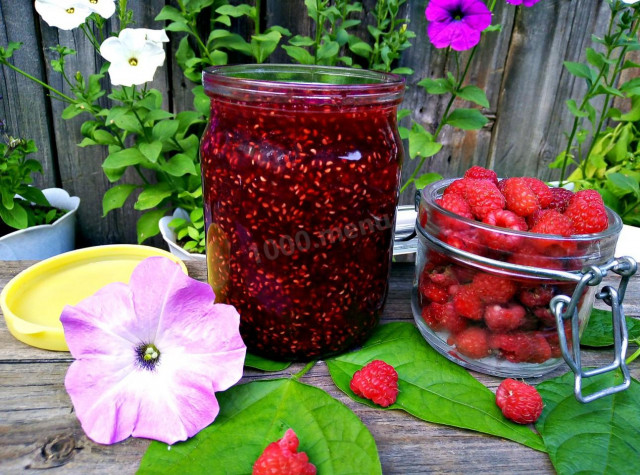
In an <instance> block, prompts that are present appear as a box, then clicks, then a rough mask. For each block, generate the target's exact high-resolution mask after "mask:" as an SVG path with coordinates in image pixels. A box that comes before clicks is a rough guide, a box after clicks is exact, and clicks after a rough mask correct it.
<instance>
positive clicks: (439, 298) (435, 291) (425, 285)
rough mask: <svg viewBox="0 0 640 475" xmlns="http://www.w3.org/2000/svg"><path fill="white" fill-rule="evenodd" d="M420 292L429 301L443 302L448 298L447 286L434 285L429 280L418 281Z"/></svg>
mask: <svg viewBox="0 0 640 475" xmlns="http://www.w3.org/2000/svg"><path fill="white" fill-rule="evenodd" d="M419 290H420V294H421V295H422V296H423V297H424V298H425V299H427V300H429V301H430V302H438V303H445V302H447V301H448V300H449V292H448V289H447V287H441V286H440V285H436V284H434V283H433V282H431V281H430V280H427V281H424V282H421V283H420V288H419Z"/></svg>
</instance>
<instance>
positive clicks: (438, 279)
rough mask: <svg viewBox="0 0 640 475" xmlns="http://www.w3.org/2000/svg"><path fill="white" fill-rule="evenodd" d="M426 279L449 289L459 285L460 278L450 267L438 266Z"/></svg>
mask: <svg viewBox="0 0 640 475" xmlns="http://www.w3.org/2000/svg"><path fill="white" fill-rule="evenodd" d="M426 277H427V278H428V279H429V280H430V281H431V282H433V283H434V284H436V285H440V286H442V287H449V286H451V285H454V284H457V283H458V278H457V277H456V274H455V272H454V271H453V270H452V269H451V266H450V265H447V266H436V267H434V268H433V269H430V270H429V272H428V273H427V275H426Z"/></svg>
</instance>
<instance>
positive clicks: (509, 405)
mask: <svg viewBox="0 0 640 475" xmlns="http://www.w3.org/2000/svg"><path fill="white" fill-rule="evenodd" d="M496 405H497V406H498V407H499V408H500V410H501V411H502V414H504V416H505V417H506V418H507V419H510V420H512V421H513V422H515V423H517V424H532V423H534V422H535V421H537V420H538V418H539V417H540V414H542V409H543V408H544V403H543V401H542V396H540V393H538V390H537V389H536V388H534V387H533V386H530V385H528V384H526V383H524V382H521V381H516V380H515V379H511V378H509V379H505V380H504V381H502V383H500V386H498V390H497V391H496Z"/></svg>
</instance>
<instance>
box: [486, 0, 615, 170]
mask: <svg viewBox="0 0 640 475" xmlns="http://www.w3.org/2000/svg"><path fill="white" fill-rule="evenodd" d="M608 10H609V8H608V6H607V5H606V2H604V1H602V0H598V1H596V2H594V1H590V0H587V1H585V0H580V1H575V2H540V3H539V4H536V5H535V6H534V7H532V8H528V9H520V10H519V12H518V15H517V20H516V25H515V28H514V30H513V33H512V35H511V43H510V46H509V54H508V61H507V63H506V65H505V73H504V74H505V76H504V80H503V85H502V91H501V93H500V98H499V103H498V110H497V112H496V124H495V126H494V132H493V137H492V142H491V150H490V155H489V160H488V164H489V165H491V166H492V168H494V169H495V170H496V171H497V172H498V174H499V175H501V176H514V175H529V176H538V177H539V178H542V179H549V178H551V177H554V176H555V174H552V172H551V171H550V170H549V169H548V168H547V165H548V163H550V162H551V161H553V160H554V159H555V157H556V155H557V154H558V153H559V152H560V151H561V150H562V149H563V147H564V146H565V145H566V139H565V138H564V136H563V133H564V132H565V131H567V130H569V128H570V124H571V121H572V116H571V115H570V114H569V112H568V110H567V108H566V106H565V101H566V100H567V99H569V98H572V97H574V98H575V97H580V96H581V95H582V93H583V91H584V88H585V86H584V84H583V83H584V81H583V80H581V79H580V80H578V79H576V78H574V77H573V76H571V75H570V74H569V73H568V72H567V71H566V70H565V69H564V67H563V61H576V60H581V59H584V56H583V54H584V50H585V48H586V47H587V46H589V45H590V44H591V34H592V33H596V34H598V35H600V36H602V34H603V31H604V28H605V26H606V22H607V21H608V18H609V14H608Z"/></svg>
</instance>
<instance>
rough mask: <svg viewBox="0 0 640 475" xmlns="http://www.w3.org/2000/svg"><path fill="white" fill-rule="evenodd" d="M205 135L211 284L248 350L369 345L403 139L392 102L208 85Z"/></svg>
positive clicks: (293, 354)
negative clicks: (273, 97) (226, 91)
mask: <svg viewBox="0 0 640 475" xmlns="http://www.w3.org/2000/svg"><path fill="white" fill-rule="evenodd" d="M209 94H210V95H211V96H212V109H211V120H210V124H209V126H208V129H207V131H206V132H205V135H204V137H203V139H202V145H201V155H202V175H203V183H204V203H205V219H206V225H207V229H208V231H207V264H208V266H207V267H208V272H209V282H210V284H211V285H212V287H213V288H214V290H215V292H216V300H217V301H219V302H220V301H222V302H226V303H229V304H232V305H234V306H235V307H236V308H237V310H238V312H239V313H240V315H241V325H240V330H241V333H242V336H243V338H244V341H245V343H246V344H247V346H248V347H249V349H250V351H252V352H254V353H257V354H261V355H263V356H267V357H272V358H279V359H305V358H315V357H319V356H324V355H328V354H332V353H337V352H341V351H344V350H347V349H349V348H351V347H353V346H354V345H357V344H359V343H362V342H363V341H364V339H365V338H366V337H367V336H368V335H369V333H370V331H371V330H372V329H373V327H374V326H375V325H376V324H377V322H378V319H379V315H380V313H381V310H382V307H383V305H384V301H385V297H386V293H387V281H388V277H389V271H390V263H391V249H392V238H393V224H394V221H395V208H396V204H397V200H398V191H397V190H398V183H399V177H400V165H401V161H402V149H401V146H400V139H399V137H398V135H397V127H396V118H395V116H396V110H395V104H392V105H390V104H386V105H384V106H382V105H363V104H359V105H357V106H352V107H350V108H347V109H345V108H341V107H340V106H338V105H336V104H327V103H326V102H322V103H318V102H314V99H313V97H311V96H310V97H309V98H307V99H305V98H300V94H299V93H298V94H297V97H296V98H295V99H292V100H291V101H290V102H289V103H287V102H280V103H276V104H274V103H256V102H255V101H251V102H244V101H243V100H242V97H239V98H229V97H223V96H217V95H216V94H215V91H214V93H212V92H211V91H209Z"/></svg>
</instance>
